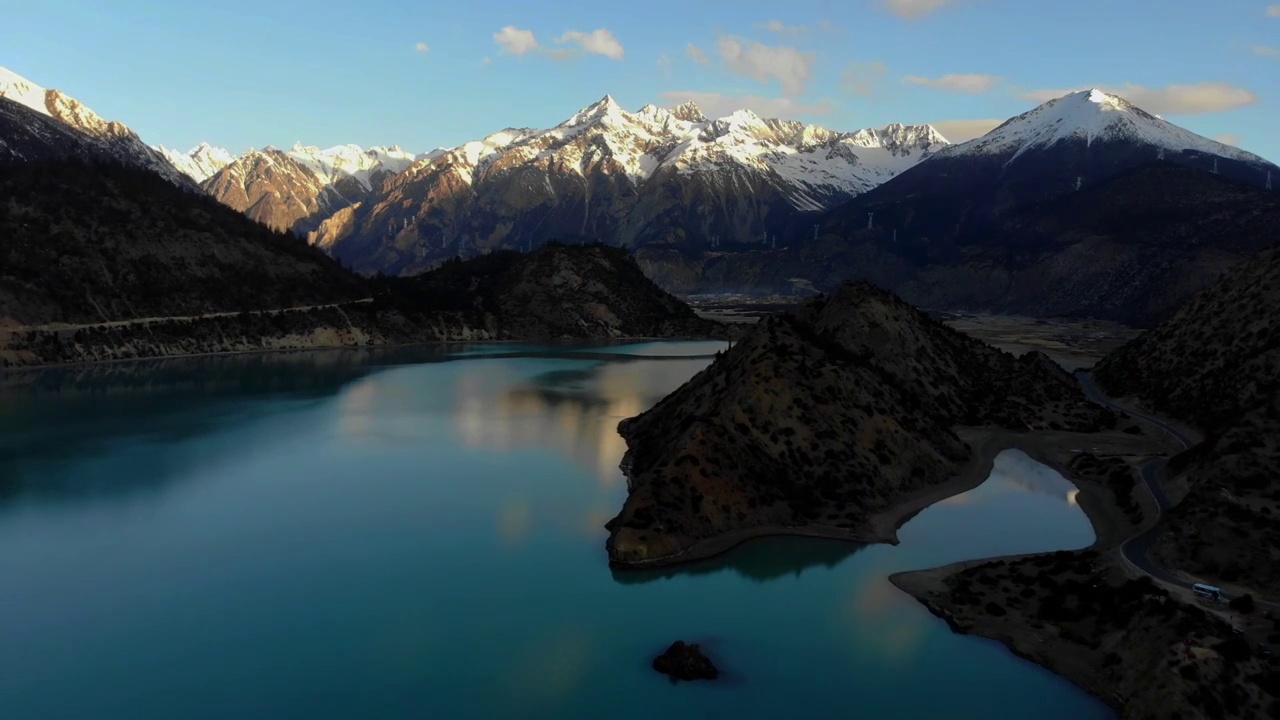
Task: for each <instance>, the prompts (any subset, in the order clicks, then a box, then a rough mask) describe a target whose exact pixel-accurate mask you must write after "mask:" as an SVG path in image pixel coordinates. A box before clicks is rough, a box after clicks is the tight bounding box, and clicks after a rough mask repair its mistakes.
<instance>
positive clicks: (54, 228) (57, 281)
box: [0, 162, 368, 325]
mask: <svg viewBox="0 0 1280 720" xmlns="http://www.w3.org/2000/svg"><path fill="white" fill-rule="evenodd" d="M0 197H3V198H4V199H5V200H4V202H0V238H3V244H2V245H0V255H2V256H3V258H4V261H3V262H2V263H0V322H4V321H5V320H6V319H7V320H8V321H9V322H17V323H19V324H22V325H39V324H42V323H50V322H60V323H91V322H106V321H117V320H127V319H131V318H140V317H152V316H186V315H200V314H204V313H211V312H229V311H241V310H263V309H270V308H280V307H293V306H301V305H314V304H323V303H334V302H343V301H350V300H356V299H359V298H362V297H366V296H367V293H368V291H367V289H366V288H365V287H364V283H363V281H362V280H361V279H359V278H357V277H355V276H353V275H352V274H351V273H348V272H347V271H345V270H343V269H342V268H341V267H340V266H339V265H338V264H337V263H336V262H335V261H333V260H332V259H330V258H328V257H326V256H325V255H324V254H323V253H321V252H320V251H318V250H316V249H314V248H311V247H308V246H307V245H306V244H305V243H304V242H303V241H301V240H300V239H298V238H297V237H295V236H293V235H290V234H284V233H277V232H273V231H272V230H269V229H268V228H266V227H265V226H262V225H259V224H258V223H255V222H253V221H251V220H249V219H247V218H245V217H243V216H241V215H240V214H239V213H236V212H234V211H232V210H230V209H229V208H226V207H223V206H222V205H220V204H218V203H217V202H216V201H214V200H213V199H211V198H207V197H204V196H201V195H197V194H195V193H190V192H186V191H184V190H182V189H179V188H178V187H176V186H174V185H172V184H171V183H169V182H167V181H166V180H164V179H163V178H161V177H159V176H157V175H155V174H154V173H151V172H149V171H147V170H141V169H136V168H131V167H124V166H119V165H111V164H106V163H103V164H97V165H89V164H83V163H78V162H68V163H48V162H33V163H16V164H15V163H9V164H6V165H4V166H0Z"/></svg>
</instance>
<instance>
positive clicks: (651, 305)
mask: <svg viewBox="0 0 1280 720" xmlns="http://www.w3.org/2000/svg"><path fill="white" fill-rule="evenodd" d="M384 282H385V283H386V285H387V286H388V287H391V288H398V291H397V292H400V293H404V294H406V296H407V294H409V293H415V294H418V300H416V301H414V302H413V304H424V303H425V304H429V305H431V306H435V307H440V308H442V309H448V310H452V311H458V312H464V313H472V314H473V316H474V318H475V320H474V322H475V324H476V325H477V326H478V327H484V328H489V329H490V330H491V331H492V332H493V333H494V334H495V336H496V337H500V338H504V339H525V340H534V339H542V340H555V339H566V338H580V337H600V338H609V337H722V336H724V335H725V330H726V328H725V327H724V326H723V325H721V324H719V323H715V322H711V321H708V320H703V319H701V318H699V317H698V316H697V315H696V314H695V313H694V312H693V310H692V309H691V308H690V307H689V306H688V305H686V304H685V303H684V302H683V301H681V300H679V299H677V298H675V297H673V296H672V295H670V294H668V293H667V292H666V291H664V290H662V289H661V288H659V287H658V286H657V285H655V284H654V283H653V281H651V280H649V278H647V277H645V275H644V273H643V272H641V270H640V267H639V266H638V265H636V263H635V261H634V260H633V259H632V258H631V256H630V255H629V254H628V253H627V252H626V251H625V250H623V249H621V248H614V247H608V246H605V245H603V244H599V243H596V244H592V245H585V246H574V245H562V244H560V243H556V242H552V243H550V244H548V245H545V246H543V247H541V248H539V249H537V250H535V251H534V252H533V253H530V254H521V253H517V252H514V251H499V252H495V253H492V254H489V255H482V256H480V257H477V258H473V259H471V260H467V261H462V260H458V259H456V258H455V259H454V260H452V261H450V262H447V263H445V264H444V265H443V266H441V267H440V268H438V269H436V270H433V271H431V272H429V273H426V274H424V275H421V276H419V277H417V278H406V279H403V280H401V279H395V280H389V281H384Z"/></svg>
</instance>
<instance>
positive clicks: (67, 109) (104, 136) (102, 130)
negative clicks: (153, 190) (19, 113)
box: [0, 67, 192, 187]
mask: <svg viewBox="0 0 1280 720" xmlns="http://www.w3.org/2000/svg"><path fill="white" fill-rule="evenodd" d="M0 98H5V99H7V100H11V101H13V102H15V103H18V104H20V105H23V106H25V107H27V108H29V109H31V110H33V111H35V112H36V113H38V114H40V115H43V116H45V117H47V118H50V119H52V120H55V121H57V122H59V123H61V124H63V125H65V126H67V127H69V128H72V129H73V130H76V131H78V132H79V133H82V134H84V135H86V136H88V137H89V138H90V139H91V140H92V142H91V143H90V145H91V146H92V147H94V148H95V153H96V154H102V155H105V156H108V157H111V158H114V159H115V160H117V161H119V162H123V163H126V164H131V165H139V166H142V167H145V168H148V169H150V170H152V171H154V172H156V173H159V174H160V175H162V176H163V177H164V178H165V179H167V180H169V181H170V182H172V183H174V184H175V185H180V186H183V187H192V183H191V182H190V181H189V180H188V179H187V178H186V177H185V176H184V175H183V174H182V173H181V172H179V171H178V170H177V169H176V168H175V167H174V166H173V165H172V164H171V163H170V162H169V161H168V160H167V159H166V158H165V156H164V155H163V154H162V153H160V152H159V151H157V150H155V149H153V148H151V147H149V146H147V144H146V143H144V142H142V139H141V138H139V137H138V134H137V133H135V132H134V131H133V130H130V129H129V127H128V126H126V125H124V124H123V123H119V122H114V121H107V120H103V119H102V118H101V117H99V116H98V114H97V113H95V112H94V111H92V110H90V109H89V108H87V107H85V106H84V105H83V104H82V103H80V102H79V101H78V100H76V99H75V98H72V97H70V96H68V95H66V94H64V93H62V92H60V91H58V90H48V89H46V88H43V87H41V86H39V85H37V84H36V83H33V82H31V81H30V80H28V79H26V78H24V77H22V76H21V75H18V74H17V73H15V72H13V71H12V70H9V69H7V68H4V67H0ZM0 142H3V141H2V140H0ZM32 147H33V146H32ZM11 152H12V149H11ZM13 154H14V155H16V156H22V157H26V156H25V155H23V154H21V153H17V152H13ZM62 154H63V155H65V153H62ZM28 159H34V158H28Z"/></svg>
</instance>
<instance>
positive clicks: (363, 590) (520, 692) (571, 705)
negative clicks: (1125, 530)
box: [0, 343, 1110, 720]
mask: <svg viewBox="0 0 1280 720" xmlns="http://www.w3.org/2000/svg"><path fill="white" fill-rule="evenodd" d="M722 347H723V344H722V343H662V344H652V343H651V344H645V345H635V346H630V347H621V348H620V347H612V348H602V349H596V350H583V349H581V348H560V349H558V350H557V351H555V353H546V354H545V356H540V351H539V349H537V348H529V347H521V348H512V347H510V346H499V347H489V348H485V347H473V348H469V349H465V350H459V351H458V356H457V358H456V359H450V356H447V355H444V354H442V353H441V351H428V350H403V351H396V352H390V353H379V354H370V353H361V352H355V351H347V352H334V353H312V354H294V355H286V356H269V355H259V356H243V357H228V358H211V359H201V360H189V361H177V362H168V363H152V364H140V365H104V366H95V367H90V368H82V369H77V370H61V371H50V372H45V373H37V374H34V375H22V376H12V375H11V376H0V386H3V385H4V384H7V385H8V387H7V388H6V389H4V390H3V391H0V716H3V717H4V718H14V719H17V720H26V719H32V720H35V719H37V718H39V719H42V720H43V719H55V718H56V719H60V718H76V719H81V718H93V719H94V720H115V719H121V720H123V719H126V718H127V719H128V720H149V719H151V718H166V719H168V718H195V719H198V718H251V717H252V718H258V717H279V718H283V717H293V718H309V719H314V718H321V719H327V718H353V717H362V718H364V717H367V718H374V717H376V718H433V717H441V718H492V717H534V718H562V717H610V718H658V717H691V718H721V717H724V718H744V717H781V716H786V717H808V716H816V715H835V714H839V715H840V716H852V717H877V718H886V717H902V718H919V717H948V718H983V719H984V720H990V718H993V717H1001V718H1004V717H1035V718H1037V719H1038V720H1051V719H1053V718H1073V719H1074V718H1086V717H1109V716H1110V713H1109V712H1108V710H1107V709H1106V708H1105V707H1104V706H1102V705H1101V704H1100V703H1098V702H1097V701H1095V700H1093V699H1092V698H1090V697H1088V696H1087V695H1085V694H1084V693H1083V692H1081V691H1080V690H1078V689H1076V688H1075V687H1074V686H1072V685H1070V684H1069V683H1067V682H1065V681H1064V680H1061V679H1059V678H1057V677H1055V676H1053V675H1051V674H1050V673H1048V672H1046V671H1043V670H1041V669H1040V668H1038V667H1036V666H1034V665H1031V664H1029V663H1027V662H1024V661H1022V660H1020V659H1018V658H1016V657H1014V656H1013V655H1012V654H1010V653H1009V652H1007V651H1006V650H1005V649H1004V648H1003V647H1001V646H999V645H997V644H995V643H992V642H989V641H986V640H982V639H977V638H971V637H963V636H959V635H954V634H952V633H951V632H950V631H949V630H948V629H947V627H946V625H945V624H944V623H943V622H942V621H940V620H938V619H936V618H934V617H932V616H931V615H929V613H928V612H926V611H925V610H924V609H923V608H921V607H920V606H919V605H918V604H916V603H915V602H914V601H913V600H912V599H911V598H909V597H908V596H906V595H904V594H903V593H901V592H899V591H898V590H896V589H895V588H894V587H893V586H892V585H890V584H889V583H888V582H887V580H886V579H885V578H886V576H887V575H889V574H890V573H892V572H896V571H898V570H905V569H912V568H925V567H930V566H934V565H938V564H942V563H947V562H951V561H955V560H961V559H966V558H973V557H981V556H988V555H996V554H1004V553H1013V552H1030V551H1040V550H1056V549H1067V548H1079V547H1083V546H1085V545H1088V544H1089V543H1090V542H1091V541H1092V539H1093V533H1092V530H1091V528H1090V526H1089V523H1088V521H1087V519H1086V518H1085V516H1084V515H1083V513H1082V512H1081V511H1080V510H1079V508H1077V507H1076V506H1075V505H1074V503H1073V500H1074V489H1073V487H1072V486H1071V485H1070V483H1068V482H1067V481H1066V480H1064V479H1063V478H1062V477H1061V476H1059V475H1057V474H1056V473H1054V472H1052V471H1050V470H1048V469H1047V468H1044V467H1043V466H1040V465H1037V464H1036V463H1034V462H1032V461H1031V460H1030V459H1029V458H1027V457H1026V456H1025V455H1022V454H1020V453H1015V452H1010V453H1005V454H1003V455H1001V456H1000V458H999V459H998V462H997V467H996V470H995V471H994V472H993V474H992V477H991V479H989V480H988V481H987V482H986V483H984V484H983V485H982V486H980V487H979V488H978V489H976V490H974V491H972V492H969V493H966V494H964V495H960V496H957V497H955V498H952V499H951V500H948V501H946V502H943V503H940V504H938V505H936V506H934V507H931V508H929V509H927V510H925V511H924V512H922V513H920V514H919V515H917V516H916V517H915V518H914V519H912V520H911V521H910V522H909V523H908V524H907V525H906V526H905V527H903V529H902V530H901V533H900V535H901V539H902V544H901V545H899V546H886V545H877V546H869V547H858V546H854V545H851V544H844V543H838V542H832V541H817V540H803V539H795V538H791V539H787V538H779V539H770V540H760V541H756V542H754V543H749V544H747V545H745V546H742V547H740V548H738V549H737V550H736V551H734V552H732V553H730V554H728V555H726V556H723V557H722V558H720V559H717V560H715V561H708V562H705V563H701V564H697V565H693V566H690V567H685V568H679V569H673V570H669V571H662V572H640V573H635V572H632V573H617V574H615V573H612V572H610V570H609V568H608V565H607V562H606V556H605V552H604V540H605V536H606V534H605V531H604V529H603V527H602V526H603V524H604V523H605V521H607V520H608V519H609V518H610V517H611V516H612V515H613V514H615V513H616V511H617V510H618V508H620V507H621V504H622V501H623V499H624V497H625V494H626V485H625V480H624V478H623V477H622V475H621V473H620V471H619V470H618V463H619V460H620V459H621V455H622V452H623V450H624V449H625V446H624V443H623V442H622V440H621V438H619V437H618V435H617V433H616V431H615V428H616V425H617V422H618V421H619V420H621V419H623V418H626V417H629V416H632V415H635V414H637V413H639V412H641V411H643V410H644V409H645V408H647V407H649V406H650V405H652V404H653V403H654V402H656V401H657V400H658V399H659V398H660V397H662V396H663V395H665V394H666V393H667V392H669V391H671V390H672V389H674V388H676V387H677V386H679V385H680V384H681V383H682V382H683V381H684V380H686V379H687V378H689V377H690V376H692V375H693V374H694V373H695V372H697V371H698V370H699V369H701V368H703V367H705V365H706V364H707V363H708V362H709V361H708V359H707V358H706V357H705V355H706V354H708V353H714V352H715V351H716V350H719V349H722ZM485 353H498V354H500V355H501V357H485ZM681 355H703V356H704V357H697V358H682V357H680V356H681ZM675 639H685V640H688V641H697V642H702V643H704V645H705V646H706V647H708V648H709V650H710V653H711V654H712V656H713V658H714V659H715V660H716V662H717V663H718V664H719V665H720V666H721V668H722V669H723V670H724V672H725V674H726V676H725V678H724V679H723V681H720V682H717V683H714V684H679V685H673V684H671V683H670V682H668V681H667V680H666V679H665V678H664V677H662V676H660V675H657V674H656V673H654V672H653V671H652V670H651V669H650V668H649V661H650V660H651V659H652V657H653V656H654V655H656V654H657V653H658V652H660V651H661V650H662V649H663V648H665V646H666V645H667V644H669V643H670V642H671V641H673V640H675Z"/></svg>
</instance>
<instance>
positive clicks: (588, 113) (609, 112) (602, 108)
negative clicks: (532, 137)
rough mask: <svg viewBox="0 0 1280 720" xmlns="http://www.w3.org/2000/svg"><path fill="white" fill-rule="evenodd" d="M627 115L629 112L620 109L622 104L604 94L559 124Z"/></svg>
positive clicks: (585, 122)
mask: <svg viewBox="0 0 1280 720" xmlns="http://www.w3.org/2000/svg"><path fill="white" fill-rule="evenodd" d="M628 116H629V113H628V112H627V111H626V110H623V109H622V106H621V105H619V104H618V101H617V100H614V99H613V96H612V95H605V96H604V97H602V98H600V99H599V100H597V101H595V102H593V103H591V104H590V105H588V106H586V107H584V108H582V109H581V110H579V111H578V112H577V113H576V114H574V115H573V117H571V118H569V119H568V120H565V121H564V122H562V123H560V126H561V127H575V126H578V125H586V124H588V123H590V122H593V121H597V120H602V119H605V118H610V119H614V118H616V119H625V118H627V117H628Z"/></svg>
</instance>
